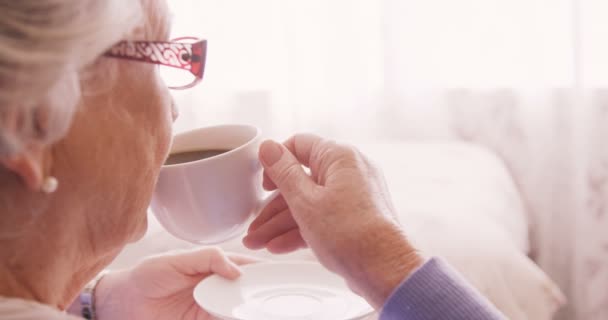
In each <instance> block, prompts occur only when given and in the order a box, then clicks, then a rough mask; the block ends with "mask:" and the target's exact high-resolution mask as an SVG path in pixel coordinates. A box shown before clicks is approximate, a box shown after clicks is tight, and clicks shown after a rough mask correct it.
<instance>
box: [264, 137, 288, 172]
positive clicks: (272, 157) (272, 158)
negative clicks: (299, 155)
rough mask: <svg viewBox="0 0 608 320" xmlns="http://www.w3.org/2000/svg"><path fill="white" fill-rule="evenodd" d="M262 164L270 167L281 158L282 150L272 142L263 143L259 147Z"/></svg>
mask: <svg viewBox="0 0 608 320" xmlns="http://www.w3.org/2000/svg"><path fill="white" fill-rule="evenodd" d="M260 155H261V158H262V162H263V163H264V165H266V166H267V167H272V166H273V165H274V164H275V163H277V162H278V161H279V160H280V159H281V156H283V148H281V146H280V145H279V144H278V143H276V142H274V141H265V142H264V143H262V145H261V146H260Z"/></svg>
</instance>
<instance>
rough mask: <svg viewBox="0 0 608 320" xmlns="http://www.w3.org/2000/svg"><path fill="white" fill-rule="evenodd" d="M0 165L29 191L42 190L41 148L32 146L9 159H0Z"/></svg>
mask: <svg viewBox="0 0 608 320" xmlns="http://www.w3.org/2000/svg"><path fill="white" fill-rule="evenodd" d="M0 163H1V164H2V165H3V166H4V167H6V168H7V169H9V170H10V171H12V172H13V173H15V174H16V175H17V176H19V177H20V178H21V180H22V181H23V184H25V186H26V187H27V188H28V189H30V190H31V191H39V190H40V189H41V188H42V182H43V179H44V177H43V176H42V175H43V148H42V147H38V146H34V147H30V148H28V149H26V150H24V151H23V152H22V153H21V154H18V155H16V156H12V157H10V158H0Z"/></svg>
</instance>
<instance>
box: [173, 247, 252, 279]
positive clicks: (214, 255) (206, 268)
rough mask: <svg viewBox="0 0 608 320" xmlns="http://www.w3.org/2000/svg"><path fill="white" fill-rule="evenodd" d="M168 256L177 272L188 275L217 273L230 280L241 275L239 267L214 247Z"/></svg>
mask: <svg viewBox="0 0 608 320" xmlns="http://www.w3.org/2000/svg"><path fill="white" fill-rule="evenodd" d="M168 258H169V259H170V263H171V265H172V266H173V267H174V268H175V269H176V270H177V271H178V272H180V273H183V274H185V275H189V276H200V275H205V274H209V273H217V274H218V275H220V276H222V277H224V278H228V279H231V280H232V279H236V278H238V277H239V276H240V275H241V271H240V269H239V267H238V266H237V265H236V264H235V263H234V262H232V261H231V260H230V259H228V257H227V256H226V255H225V254H224V252H223V251H222V250H220V249H219V248H215V247H205V248H201V249H195V250H192V251H187V252H183V253H179V254H176V255H174V256H171V257H168Z"/></svg>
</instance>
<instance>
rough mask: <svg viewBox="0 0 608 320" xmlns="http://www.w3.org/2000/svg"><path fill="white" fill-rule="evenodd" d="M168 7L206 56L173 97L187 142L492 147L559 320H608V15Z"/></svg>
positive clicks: (531, 1) (506, 9) (205, 4)
mask: <svg viewBox="0 0 608 320" xmlns="http://www.w3.org/2000/svg"><path fill="white" fill-rule="evenodd" d="M169 2H170V5H171V6H172V10H173V13H174V29H173V34H174V35H175V36H188V35H192V36H201V37H204V38H206V39H208V41H209V54H208V64H207V71H206V75H205V80H204V82H203V84H201V85H200V86H199V87H197V88H195V89H193V90H190V91H185V92H175V97H176V101H177V102H178V104H179V106H180V109H181V117H180V119H179V120H178V122H177V124H176V126H177V130H178V131H181V130H186V129H189V128H193V127H197V126H202V125H209V124H217V123H234V122H237V123H253V124H255V125H257V126H260V127H261V128H262V129H263V131H264V132H265V133H266V135H268V136H271V137H274V138H279V139H281V138H285V137H287V136H288V135H289V134H291V133H293V132H297V131H313V132H318V133H320V134H323V135H326V136H331V137H334V138H338V139H343V140H352V141H360V140H364V139H365V140H370V139H371V140H375V139H378V140H380V139H382V140H387V139H390V140H397V141H400V140H407V139H413V138H417V139H419V138H424V139H430V138H456V139H465V140H470V141H474V142H476V143H480V144H483V145H486V146H488V147H489V148H492V149H493V150H495V151H496V152H497V153H498V154H499V155H501V156H502V157H503V159H504V160H505V162H506V163H507V165H508V166H509V168H510V169H511V171H512V173H513V175H514V177H515V179H516V181H517V183H518V185H519V187H520V189H521V192H522V195H523V196H524V198H525V200H526V202H527V204H528V207H529V211H530V214H531V219H530V220H531V223H532V226H531V231H530V232H531V239H532V242H533V243H532V247H533V251H532V252H531V254H532V255H533V257H534V258H535V259H536V261H537V263H539V264H540V265H541V266H542V267H543V268H544V269H545V270H546V271H547V272H548V273H549V274H550V275H551V276H552V277H553V278H555V279H556V280H557V281H558V283H559V284H560V286H561V287H562V289H564V291H565V292H566V293H568V295H569V299H570V302H571V303H570V305H569V307H568V308H567V309H566V310H564V311H563V314H562V318H563V319H606V318H608V249H606V248H607V246H608V236H606V234H608V209H607V208H608V204H606V203H605V202H606V200H603V199H608V151H607V152H602V149H606V150H608V146H606V147H604V148H602V145H605V144H606V143H607V142H605V141H606V138H608V123H606V122H607V121H608V111H606V110H608V2H607V1H606V0H460V1H448V0H255V1H251V0H223V1H211V0H171V1H169ZM604 123H606V124H605V125H604ZM604 127H606V128H607V129H604ZM604 211H607V212H604Z"/></svg>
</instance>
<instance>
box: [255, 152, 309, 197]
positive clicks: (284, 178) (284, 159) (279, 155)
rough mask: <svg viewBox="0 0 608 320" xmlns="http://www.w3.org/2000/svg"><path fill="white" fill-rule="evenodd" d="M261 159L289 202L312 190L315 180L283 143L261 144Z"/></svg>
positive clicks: (268, 173) (265, 168)
mask: <svg viewBox="0 0 608 320" xmlns="http://www.w3.org/2000/svg"><path fill="white" fill-rule="evenodd" d="M260 160H261V162H262V165H263V166H264V173H265V174H266V175H267V176H268V178H270V180H272V182H273V183H274V184H275V185H276V187H277V188H278V189H279V191H280V192H281V194H282V195H283V197H284V198H285V200H286V201H287V202H289V200H290V199H293V198H295V197H297V196H301V195H302V191H304V192H306V191H307V190H312V188H314V187H315V183H314V181H313V180H312V179H311V178H310V176H309V175H308V174H306V172H305V171H304V168H302V164H300V162H299V161H298V160H297V159H296V157H295V156H294V155H293V154H291V152H290V151H289V150H288V149H287V148H285V146H283V145H282V144H279V143H276V142H274V141H270V140H269V141H265V142H264V143H262V145H261V146H260Z"/></svg>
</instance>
